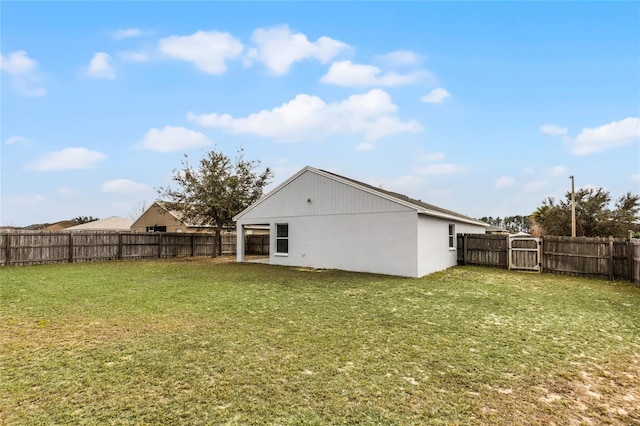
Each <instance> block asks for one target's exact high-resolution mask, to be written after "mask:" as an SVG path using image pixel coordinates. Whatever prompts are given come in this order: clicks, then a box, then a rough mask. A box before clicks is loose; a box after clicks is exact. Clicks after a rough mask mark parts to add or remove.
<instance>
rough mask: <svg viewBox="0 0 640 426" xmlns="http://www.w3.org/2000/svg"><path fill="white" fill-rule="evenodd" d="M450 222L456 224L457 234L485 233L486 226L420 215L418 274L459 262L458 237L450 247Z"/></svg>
mask: <svg viewBox="0 0 640 426" xmlns="http://www.w3.org/2000/svg"><path fill="white" fill-rule="evenodd" d="M449 224H453V225H455V234H466V233H469V234H484V233H485V227H484V226H478V225H472V224H468V223H464V222H457V221H454V220H447V219H440V218H435V217H431V216H425V215H419V216H418V256H417V257H418V259H417V261H418V276H420V277H422V276H424V275H427V274H430V273H432V272H436V271H441V270H443V269H447V268H449V267H451V266H455V265H456V263H457V253H456V250H455V247H457V241H456V240H457V238H456V239H454V248H453V249H450V248H449Z"/></svg>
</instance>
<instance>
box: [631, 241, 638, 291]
mask: <svg viewBox="0 0 640 426" xmlns="http://www.w3.org/2000/svg"><path fill="white" fill-rule="evenodd" d="M631 252H632V253H631V256H630V257H631V260H632V265H633V268H631V272H632V273H631V277H632V281H633V283H634V284H640V240H635V241H632V242H631Z"/></svg>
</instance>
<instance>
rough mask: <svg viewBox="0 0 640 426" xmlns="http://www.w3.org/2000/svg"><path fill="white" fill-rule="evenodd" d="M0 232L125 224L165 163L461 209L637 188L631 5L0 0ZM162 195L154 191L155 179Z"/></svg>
mask: <svg viewBox="0 0 640 426" xmlns="http://www.w3.org/2000/svg"><path fill="white" fill-rule="evenodd" d="M0 24H1V25H0V36H1V38H0V54H1V55H2V56H1V57H0V69H1V80H0V84H1V85H0V106H1V109H0V150H1V151H0V153H1V167H2V170H1V176H0V177H1V182H0V208H1V209H0V225H5V226H27V225H29V224H33V223H52V222H56V221H60V220H65V219H71V218H74V217H77V216H93V217H99V218H106V217H109V216H122V217H129V218H131V217H135V215H136V214H138V213H139V210H140V208H141V206H145V205H146V206H150V205H151V203H153V201H154V200H155V199H157V197H158V195H157V190H158V189H159V188H161V187H167V186H172V185H173V184H172V179H171V176H172V173H173V171H174V170H176V169H180V168H181V164H182V161H183V160H185V155H186V156H187V157H186V158H187V161H189V163H191V164H197V163H198V161H199V160H200V159H201V158H202V157H203V155H204V154H205V153H206V152H208V151H210V150H215V151H217V152H222V153H224V154H226V155H227V156H229V157H231V158H235V157H236V156H237V153H238V151H239V150H242V151H243V153H244V157H245V159H248V160H258V161H260V163H261V168H262V169H264V168H265V167H269V168H270V169H272V170H273V172H274V176H273V179H272V182H271V184H270V186H269V189H272V188H274V187H275V186H276V185H277V184H279V183H281V182H283V181H284V180H286V179H287V178H289V177H290V176H292V175H293V174H294V173H296V172H297V171H298V170H300V169H302V168H303V167H304V166H307V165H308V166H312V167H315V168H319V169H324V170H328V171H331V172H334V173H338V174H341V175H343V176H346V177H349V178H352V179H357V180H360V181H363V182H366V183H369V184H372V185H376V186H380V187H382V188H384V189H387V190H391V191H396V192H400V193H402V194H405V195H408V196H410V197H413V198H417V199H421V200H422V201H425V202H428V203H431V204H435V205H437V206H440V207H443V208H447V209H451V210H454V211H457V212H459V213H462V214H466V215H469V216H471V217H476V218H480V217H484V216H493V217H497V216H500V217H504V216H512V215H528V214H531V213H532V212H533V211H534V210H535V209H536V208H537V207H538V206H540V205H541V204H542V202H543V200H545V199H547V197H554V198H555V199H556V200H559V199H563V198H564V196H565V194H566V192H567V191H568V190H570V188H571V181H570V179H569V176H571V175H573V176H575V185H576V188H583V187H587V188H588V187H593V188H596V187H602V188H604V189H606V190H608V191H610V194H611V196H612V198H613V199H614V200H615V199H617V198H619V197H620V196H622V195H624V194H625V193H627V192H632V193H634V194H639V193H640V3H638V2H607V3H591V2H533V3H521V2H486V3H480V2H472V3H462V2H451V3H448V2H447V3H444V2H442V3H441V2H204V1H201V2H179V3H178V2H152V1H147V2H11V1H2V2H1V3H0ZM173 186H175V185H173Z"/></svg>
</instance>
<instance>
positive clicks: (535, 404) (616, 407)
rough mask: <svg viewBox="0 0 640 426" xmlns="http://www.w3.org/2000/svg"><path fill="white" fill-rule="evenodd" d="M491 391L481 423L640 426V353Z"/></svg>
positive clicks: (593, 361) (589, 363)
mask: <svg viewBox="0 0 640 426" xmlns="http://www.w3.org/2000/svg"><path fill="white" fill-rule="evenodd" d="M490 390H491V391H493V394H494V396H493V397H491V396H490V397H489V398H488V399H487V404H486V405H484V407H483V408H482V410H481V417H480V420H481V422H482V423H490V424H540V425H576V426H577V425H640V355H634V356H631V357H622V358H617V359H609V360H588V361H585V362H584V363H581V364H577V363H575V365H573V366H572V368H571V370H570V371H560V372H556V373H554V374H553V376H552V377H551V374H550V377H549V378H548V380H546V381H544V382H542V383H531V384H526V385H525V386H521V387H519V388H516V389H506V390H505V389H502V388H491V389H490Z"/></svg>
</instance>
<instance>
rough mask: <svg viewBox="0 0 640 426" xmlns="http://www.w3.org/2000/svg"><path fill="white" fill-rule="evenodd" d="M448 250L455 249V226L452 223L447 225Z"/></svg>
mask: <svg viewBox="0 0 640 426" xmlns="http://www.w3.org/2000/svg"><path fill="white" fill-rule="evenodd" d="M449 248H450V249H454V248H456V226H455V225H454V224H452V223H450V224H449Z"/></svg>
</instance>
